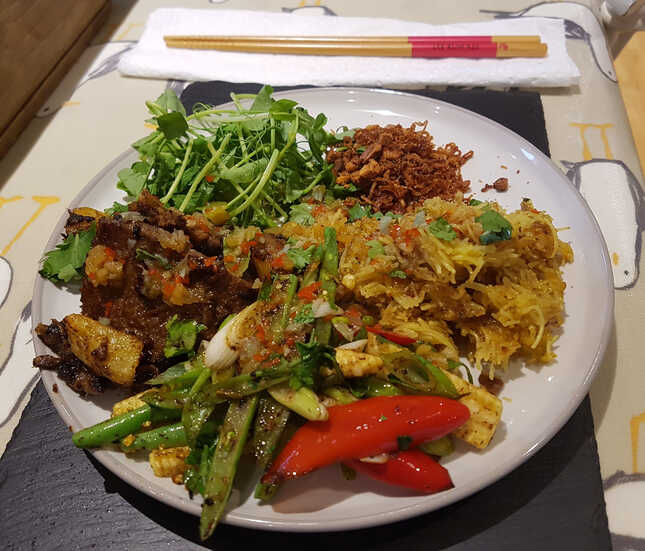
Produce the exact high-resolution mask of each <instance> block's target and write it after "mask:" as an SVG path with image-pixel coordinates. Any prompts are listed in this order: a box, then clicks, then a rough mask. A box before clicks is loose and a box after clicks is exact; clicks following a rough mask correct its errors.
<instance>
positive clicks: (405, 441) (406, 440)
mask: <svg viewBox="0 0 645 551" xmlns="http://www.w3.org/2000/svg"><path fill="white" fill-rule="evenodd" d="M396 442H397V444H398V446H399V450H401V451H405V450H407V449H409V448H410V444H412V437H411V436H397V437H396Z"/></svg>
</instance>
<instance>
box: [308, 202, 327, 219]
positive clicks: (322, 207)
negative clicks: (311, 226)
mask: <svg viewBox="0 0 645 551" xmlns="http://www.w3.org/2000/svg"><path fill="white" fill-rule="evenodd" d="M326 210H327V207H325V205H318V206H315V207H314V208H313V209H311V215H312V216H313V217H314V218H316V217H317V216H318V215H320V214H321V213H323V212H325V211H326Z"/></svg>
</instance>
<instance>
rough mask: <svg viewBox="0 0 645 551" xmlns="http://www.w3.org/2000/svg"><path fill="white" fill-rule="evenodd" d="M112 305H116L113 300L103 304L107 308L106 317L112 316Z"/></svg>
mask: <svg viewBox="0 0 645 551" xmlns="http://www.w3.org/2000/svg"><path fill="white" fill-rule="evenodd" d="M112 306H114V303H113V302H112V301H108V302H106V303H105V304H104V305H103V307H104V308H105V317H106V318H109V317H110V312H111V311H112Z"/></svg>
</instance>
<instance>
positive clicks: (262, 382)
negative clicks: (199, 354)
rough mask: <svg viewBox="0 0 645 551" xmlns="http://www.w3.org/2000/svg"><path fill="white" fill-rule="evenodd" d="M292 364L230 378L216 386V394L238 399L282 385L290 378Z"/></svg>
mask: <svg viewBox="0 0 645 551" xmlns="http://www.w3.org/2000/svg"><path fill="white" fill-rule="evenodd" d="M293 363H294V362H292V364H293ZM295 363H298V362H295ZM292 364H287V365H286V366H283V367H273V368H268V369H257V370H255V371H252V372H251V373H243V374H242V375H237V376H236V377H231V378H230V379H229V380H228V381H225V382H223V383H221V384H219V385H218V389H217V394H218V395H219V396H225V397H227V398H234V399H239V398H244V397H245V396H248V395H249V394H255V393H256V392H260V391H261V390H264V389H265V388H269V387H272V386H274V385H277V384H280V383H284V382H285V381H287V380H288V379H289V377H290V376H291V371H292Z"/></svg>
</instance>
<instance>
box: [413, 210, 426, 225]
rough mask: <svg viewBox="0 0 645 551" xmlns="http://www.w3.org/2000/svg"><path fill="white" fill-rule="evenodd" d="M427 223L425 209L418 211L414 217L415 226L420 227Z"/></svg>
mask: <svg viewBox="0 0 645 551" xmlns="http://www.w3.org/2000/svg"><path fill="white" fill-rule="evenodd" d="M425 223H426V213H425V211H424V210H423V209H421V210H420V211H419V212H417V215H416V216H415V217H414V227H415V228H420V227H421V226H423V225H424V224H425Z"/></svg>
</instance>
